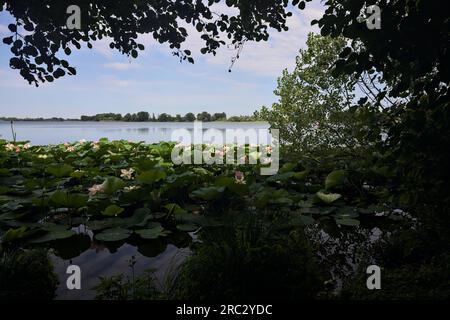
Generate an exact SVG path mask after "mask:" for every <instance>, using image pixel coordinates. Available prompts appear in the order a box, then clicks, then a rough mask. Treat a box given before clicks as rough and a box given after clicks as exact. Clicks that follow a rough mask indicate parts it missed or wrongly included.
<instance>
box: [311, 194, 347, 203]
mask: <svg viewBox="0 0 450 320" xmlns="http://www.w3.org/2000/svg"><path fill="white" fill-rule="evenodd" d="M316 196H317V197H318V198H319V199H320V200H322V201H323V202H325V203H332V202H334V201H336V200H338V199H339V198H341V197H342V196H341V195H340V194H339V193H324V192H323V191H318V192H317V193H316Z"/></svg>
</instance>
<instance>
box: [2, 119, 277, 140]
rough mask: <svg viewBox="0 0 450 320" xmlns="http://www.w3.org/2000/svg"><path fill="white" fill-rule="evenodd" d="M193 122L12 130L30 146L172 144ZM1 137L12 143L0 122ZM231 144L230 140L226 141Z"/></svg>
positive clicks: (18, 126) (37, 125)
mask: <svg viewBox="0 0 450 320" xmlns="http://www.w3.org/2000/svg"><path fill="white" fill-rule="evenodd" d="M202 126H203V130H204V131H205V130H207V129H216V130H219V131H220V132H221V133H224V132H225V131H226V130H227V129H230V130H238V129H242V130H248V129H256V130H258V129H261V130H264V129H267V128H268V127H269V125H268V124H267V123H264V122H205V123H203V124H202ZM193 128H194V123H192V122H81V121H64V122H58V121H42V122H30V121H17V122H14V129H15V132H16V134H17V140H18V141H23V140H29V141H31V143H32V144H33V145H43V144H57V143H63V142H66V141H67V142H73V141H78V140H81V139H86V140H88V141H94V140H98V139H100V138H103V137H106V138H108V139H110V140H120V139H125V140H132V141H145V142H148V143H154V142H159V141H173V140H174V139H173V138H172V134H173V133H174V131H175V130H177V129H187V130H189V132H191V134H192V129H193ZM0 138H2V139H6V140H12V133H11V125H10V123H9V122H7V121H1V122H0ZM229 142H231V141H229Z"/></svg>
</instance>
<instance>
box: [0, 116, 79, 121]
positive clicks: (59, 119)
mask: <svg viewBox="0 0 450 320" xmlns="http://www.w3.org/2000/svg"><path fill="white" fill-rule="evenodd" d="M67 120H70V121H76V120H78V119H64V118H59V117H51V118H42V117H40V118H17V117H0V121H67Z"/></svg>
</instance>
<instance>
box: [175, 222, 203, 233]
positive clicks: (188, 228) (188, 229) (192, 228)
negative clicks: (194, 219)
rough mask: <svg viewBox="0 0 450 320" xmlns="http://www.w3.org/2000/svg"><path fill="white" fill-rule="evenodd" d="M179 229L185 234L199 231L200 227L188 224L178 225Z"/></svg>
mask: <svg viewBox="0 0 450 320" xmlns="http://www.w3.org/2000/svg"><path fill="white" fill-rule="evenodd" d="M177 229H178V230H180V231H184V232H192V231H195V230H197V229H198V226H196V225H195V224H187V223H183V224H177Z"/></svg>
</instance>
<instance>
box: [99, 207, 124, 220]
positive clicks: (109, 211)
mask: <svg viewBox="0 0 450 320" xmlns="http://www.w3.org/2000/svg"><path fill="white" fill-rule="evenodd" d="M123 210H124V209H123V208H121V207H119V206H117V205H115V204H112V205H110V206H108V207H107V208H106V209H105V210H103V211H102V214H103V215H104V216H108V217H112V216H117V215H118V214H120V213H122V212H123Z"/></svg>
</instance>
